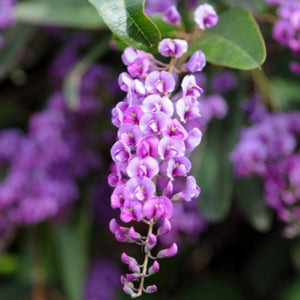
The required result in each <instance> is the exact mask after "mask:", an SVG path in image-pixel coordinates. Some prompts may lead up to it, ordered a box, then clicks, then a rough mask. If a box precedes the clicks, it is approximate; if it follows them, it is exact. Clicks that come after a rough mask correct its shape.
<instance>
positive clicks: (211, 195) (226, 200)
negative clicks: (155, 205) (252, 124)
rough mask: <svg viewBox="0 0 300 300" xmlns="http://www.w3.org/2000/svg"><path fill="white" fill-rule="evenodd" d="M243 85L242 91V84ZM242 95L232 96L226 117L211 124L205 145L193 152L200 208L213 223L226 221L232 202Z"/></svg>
mask: <svg viewBox="0 0 300 300" xmlns="http://www.w3.org/2000/svg"><path fill="white" fill-rule="evenodd" d="M239 86H240V89H241V91H242V85H241V84H239ZM239 94H240V93H237V95H231V96H230V98H231V100H232V101H228V106H229V110H228V114H227V116H226V118H225V119H223V120H215V121H213V122H212V123H211V124H209V126H208V130H207V131H206V133H205V139H204V141H203V144H202V147H200V148H199V150H196V151H195V152H194V153H193V155H192V162H193V173H194V175H195V176H196V178H197V182H198V184H199V185H200V187H201V194H200V197H199V203H200V209H201V212H202V213H203V214H204V216H205V217H206V218H207V219H208V220H210V221H212V222H218V221H221V220H223V219H224V218H225V217H226V216H227V214H228V212H229V209H230V207H231V203H232V195H233V183H234V181H233V170H232V163H231V162H230V160H229V154H230V152H231V151H232V149H233V147H234V145H235V143H236V141H237V138H238V133H239V128H240V125H241V121H242V116H241V113H240V108H239V101H238V99H241V97H240V95H239ZM235 98H237V99H235Z"/></svg>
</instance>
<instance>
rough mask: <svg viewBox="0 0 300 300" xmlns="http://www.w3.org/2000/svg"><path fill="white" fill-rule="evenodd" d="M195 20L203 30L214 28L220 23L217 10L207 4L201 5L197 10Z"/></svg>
mask: <svg viewBox="0 0 300 300" xmlns="http://www.w3.org/2000/svg"><path fill="white" fill-rule="evenodd" d="M194 20H195V22H196V23H197V25H198V27H199V28H200V29H201V30H205V29H206V28H209V27H213V26H215V25H216V24H217V23H218V20H219V17H218V15H217V13H216V11H215V9H214V8H213V7H212V6H211V5H210V4H207V3H204V4H202V5H199V6H198V7H197V9H196V10H195V14H194Z"/></svg>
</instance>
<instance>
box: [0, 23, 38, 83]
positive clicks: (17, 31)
mask: <svg viewBox="0 0 300 300" xmlns="http://www.w3.org/2000/svg"><path fill="white" fill-rule="evenodd" d="M34 32H35V29H34V28H32V27H29V26H22V27H21V26H17V27H16V28H14V29H13V30H11V31H10V32H9V34H8V35H6V39H5V44H4V46H3V47H2V48H0V79H2V78H3V77H4V76H5V75H6V74H7V73H9V72H11V71H12V70H13V69H14V67H15V66H16V65H17V64H18V61H19V58H20V56H21V53H22V51H23V50H24V47H25V45H26V44H27V43H28V42H29V40H30V39H31V38H32V36H33V34H34Z"/></svg>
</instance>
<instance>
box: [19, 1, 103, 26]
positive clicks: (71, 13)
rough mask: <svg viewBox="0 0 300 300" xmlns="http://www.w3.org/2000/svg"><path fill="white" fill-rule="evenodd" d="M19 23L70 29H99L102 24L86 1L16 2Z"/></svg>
mask: <svg viewBox="0 0 300 300" xmlns="http://www.w3.org/2000/svg"><path fill="white" fill-rule="evenodd" d="M15 18H16V20H18V21H19V22H22V23H29V24H38V25H56V26H64V27H72V28H99V27H104V26H105V25H104V23H103V21H102V20H101V18H99V16H98V14H97V13H96V12H95V11H94V10H93V9H92V7H91V6H90V5H89V3H88V2H87V0H29V1H22V2H18V4H17V5H16V8H15Z"/></svg>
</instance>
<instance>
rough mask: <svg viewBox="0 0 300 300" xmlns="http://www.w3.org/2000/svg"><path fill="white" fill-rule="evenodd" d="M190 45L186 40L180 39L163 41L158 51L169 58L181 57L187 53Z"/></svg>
mask: <svg viewBox="0 0 300 300" xmlns="http://www.w3.org/2000/svg"><path fill="white" fill-rule="evenodd" d="M187 49H188V43H187V41H185V40H179V39H174V40H173V39H163V40H162V41H160V43H159V44H158V51H159V53H160V54H161V55H163V56H166V57H169V56H173V57H177V58H178V57H181V56H182V55H183V54H184V53H185V52H187Z"/></svg>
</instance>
